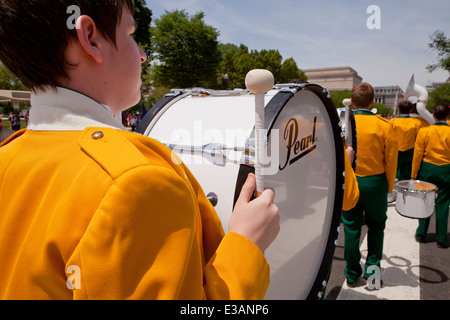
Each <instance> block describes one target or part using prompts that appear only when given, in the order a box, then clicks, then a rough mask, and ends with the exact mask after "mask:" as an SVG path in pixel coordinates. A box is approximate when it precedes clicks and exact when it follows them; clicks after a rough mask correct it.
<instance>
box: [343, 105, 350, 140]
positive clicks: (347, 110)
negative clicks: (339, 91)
mask: <svg viewBox="0 0 450 320" xmlns="http://www.w3.org/2000/svg"><path fill="white" fill-rule="evenodd" d="M342 104H343V105H344V106H345V132H344V134H345V137H344V139H345V142H346V143H347V140H348V134H349V131H350V126H349V119H350V117H349V114H348V113H349V107H350V105H351V104H352V100H351V99H344V100H342Z"/></svg>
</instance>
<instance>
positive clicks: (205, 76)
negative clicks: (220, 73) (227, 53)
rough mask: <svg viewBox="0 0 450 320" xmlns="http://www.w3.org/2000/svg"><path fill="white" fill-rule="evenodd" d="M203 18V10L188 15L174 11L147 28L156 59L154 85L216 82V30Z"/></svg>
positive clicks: (190, 85)
mask: <svg viewBox="0 0 450 320" xmlns="http://www.w3.org/2000/svg"><path fill="white" fill-rule="evenodd" d="M203 18H204V13H203V12H199V13H197V14H194V15H192V16H189V15H188V14H187V13H186V11H185V10H174V11H172V12H167V11H166V13H165V14H164V15H162V16H161V17H160V18H159V19H156V20H155V24H156V27H153V28H152V29H151V30H152V35H153V43H152V47H153V51H154V52H155V53H156V56H155V57H156V58H157V59H158V60H159V64H156V65H155V68H154V70H155V84H156V85H162V86H167V87H171V88H176V87H180V88H187V87H195V86H208V85H209V84H210V83H215V82H216V70H217V66H218V64H219V61H220V52H219V49H218V45H219V43H218V41H217V37H218V36H219V32H218V31H217V30H216V29H215V28H213V27H211V26H208V25H206V24H205V22H204V21H203Z"/></svg>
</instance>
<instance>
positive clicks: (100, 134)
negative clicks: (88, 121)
mask: <svg viewBox="0 0 450 320" xmlns="http://www.w3.org/2000/svg"><path fill="white" fill-rule="evenodd" d="M101 138H103V132H101V131H95V132H94V133H93V134H92V139H94V140H98V139H101Z"/></svg>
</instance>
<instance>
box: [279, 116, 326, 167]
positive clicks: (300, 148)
mask: <svg viewBox="0 0 450 320" xmlns="http://www.w3.org/2000/svg"><path fill="white" fill-rule="evenodd" d="M316 122H317V117H314V122H313V127H312V133H311V134H309V135H305V136H303V138H299V137H298V136H299V125H298V121H297V119H294V118H292V119H290V120H289V121H288V123H287V124H286V127H285V128H284V136H283V138H284V140H285V141H287V144H286V148H287V155H286V162H285V163H284V165H283V166H280V170H283V169H284V168H286V166H287V165H288V163H289V165H291V164H293V163H294V162H296V161H298V160H300V159H301V158H302V157H304V156H306V155H307V154H308V153H310V152H311V151H313V150H315V149H316ZM291 157H293V158H292V159H291Z"/></svg>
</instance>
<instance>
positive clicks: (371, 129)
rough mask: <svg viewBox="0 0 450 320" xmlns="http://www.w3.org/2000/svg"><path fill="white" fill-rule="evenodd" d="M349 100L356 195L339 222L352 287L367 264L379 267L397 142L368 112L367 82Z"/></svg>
mask: <svg viewBox="0 0 450 320" xmlns="http://www.w3.org/2000/svg"><path fill="white" fill-rule="evenodd" d="M351 99H352V105H353V106H354V107H355V110H354V114H355V122H356V130H357V132H358V161H357V163H356V170H355V174H356V179H357V181H358V188H359V192H360V194H359V200H358V202H357V204H356V206H355V207H354V208H353V209H351V210H349V211H343V212H342V222H343V225H344V231H345V253H344V255H345V261H346V268H345V270H344V273H345V276H346V278H347V284H348V285H349V286H354V285H355V284H356V281H357V280H358V278H359V277H360V276H361V275H362V274H363V276H364V278H366V279H367V278H368V277H370V275H371V273H370V272H368V268H369V267H370V266H378V267H380V261H381V258H382V254H383V239H384V228H385V223H386V219H387V215H386V212H387V194H388V193H390V192H392V190H393V188H394V182H395V175H396V169H397V154H398V145H397V140H396V138H395V135H394V130H393V129H392V127H391V125H390V123H389V121H388V120H385V119H383V118H381V117H379V116H377V115H375V114H373V113H372V112H371V111H370V108H371V106H372V105H373V103H374V91H373V88H372V86H371V85H370V84H368V83H361V84H359V85H357V86H355V87H354V88H353V89H352V91H351ZM363 221H364V222H365V223H366V225H367V227H368V238H367V242H368V245H367V246H368V253H367V259H366V263H365V270H364V273H363V270H362V269H361V266H360V259H361V253H360V251H359V242H360V236H361V227H362V224H363Z"/></svg>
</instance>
